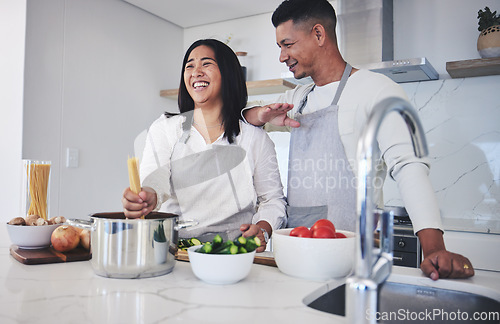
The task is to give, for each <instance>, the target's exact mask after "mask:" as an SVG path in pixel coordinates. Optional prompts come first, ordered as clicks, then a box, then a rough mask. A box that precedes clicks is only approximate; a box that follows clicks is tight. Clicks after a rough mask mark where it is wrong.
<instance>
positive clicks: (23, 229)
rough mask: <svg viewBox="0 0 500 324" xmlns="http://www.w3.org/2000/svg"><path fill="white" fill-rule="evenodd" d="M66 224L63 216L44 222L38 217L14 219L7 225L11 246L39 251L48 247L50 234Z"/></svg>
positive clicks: (29, 216)
mask: <svg viewBox="0 0 500 324" xmlns="http://www.w3.org/2000/svg"><path fill="white" fill-rule="evenodd" d="M65 222H66V219H65V218H64V217H63V216H56V217H52V218H50V219H49V220H45V219H43V218H42V217H40V216H38V215H28V216H26V217H15V218H13V219H11V220H10V221H9V222H8V223H7V232H8V233H9V237H10V240H11V242H12V244H14V245H17V246H18V247H19V248H21V249H40V248H44V247H48V246H50V236H51V235H52V232H53V231H54V230H55V229H56V228H57V227H59V226H61V225H62V224H64V223H65Z"/></svg>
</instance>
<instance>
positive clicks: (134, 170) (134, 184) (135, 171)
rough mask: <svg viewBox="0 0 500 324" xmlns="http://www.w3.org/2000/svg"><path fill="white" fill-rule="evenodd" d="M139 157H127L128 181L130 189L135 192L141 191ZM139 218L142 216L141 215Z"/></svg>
mask: <svg viewBox="0 0 500 324" xmlns="http://www.w3.org/2000/svg"><path fill="white" fill-rule="evenodd" d="M138 164H139V159H138V158H136V157H131V158H128V160H127V166H128V180H129V183H130V190H132V192H134V193H135V194H139V192H141V180H140V178H139V167H138ZM141 218H144V216H142V217H141Z"/></svg>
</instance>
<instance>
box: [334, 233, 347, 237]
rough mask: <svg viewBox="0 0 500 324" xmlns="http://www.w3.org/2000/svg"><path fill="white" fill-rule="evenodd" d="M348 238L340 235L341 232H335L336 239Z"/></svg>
mask: <svg viewBox="0 0 500 324" xmlns="http://www.w3.org/2000/svg"><path fill="white" fill-rule="evenodd" d="M346 237H347V236H345V235H344V234H342V233H340V232H335V236H334V238H346Z"/></svg>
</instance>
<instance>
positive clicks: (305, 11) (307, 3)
mask: <svg viewBox="0 0 500 324" xmlns="http://www.w3.org/2000/svg"><path fill="white" fill-rule="evenodd" d="M289 20H292V21H293V23H294V24H300V23H304V22H305V23H311V24H317V23H319V24H321V25H323V27H325V30H326V31H327V33H328V36H329V37H330V38H331V39H336V36H335V26H336V24H337V17H336V16H335V9H333V7H332V5H331V4H330V3H329V2H328V1H327V0H285V1H283V2H282V3H281V4H280V5H279V6H278V8H277V9H276V10H275V11H274V13H273V16H272V18H271V21H272V22H273V25H274V27H278V26H279V25H281V24H282V23H284V22H287V21H289Z"/></svg>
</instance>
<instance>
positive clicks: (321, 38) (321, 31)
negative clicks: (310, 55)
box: [312, 24, 326, 46]
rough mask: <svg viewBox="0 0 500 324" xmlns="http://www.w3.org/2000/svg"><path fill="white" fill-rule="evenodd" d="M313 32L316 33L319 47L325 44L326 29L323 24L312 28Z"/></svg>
mask: <svg viewBox="0 0 500 324" xmlns="http://www.w3.org/2000/svg"><path fill="white" fill-rule="evenodd" d="M312 32H313V33H314V37H316V40H317V41H318V45H319V46H322V45H323V44H324V43H325V38H326V31H325V27H323V25H321V24H316V25H314V26H313V28H312Z"/></svg>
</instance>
